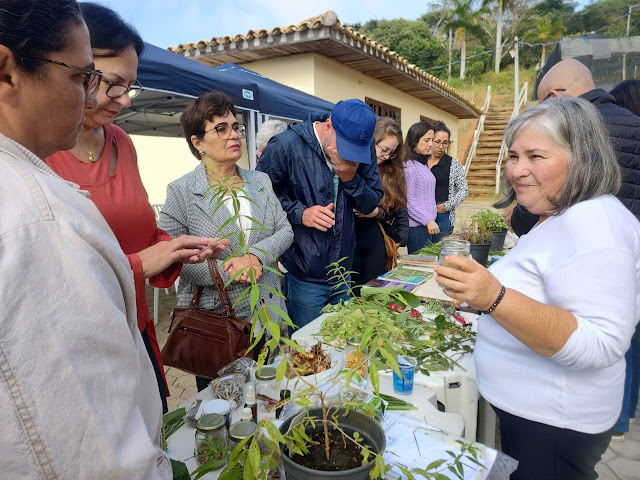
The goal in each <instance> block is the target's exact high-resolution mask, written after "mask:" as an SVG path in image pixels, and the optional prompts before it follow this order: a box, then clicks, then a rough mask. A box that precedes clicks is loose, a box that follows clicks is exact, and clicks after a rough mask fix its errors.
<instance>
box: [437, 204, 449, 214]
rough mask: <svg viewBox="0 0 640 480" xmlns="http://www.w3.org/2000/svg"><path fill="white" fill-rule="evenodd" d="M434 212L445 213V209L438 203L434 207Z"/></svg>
mask: <svg viewBox="0 0 640 480" xmlns="http://www.w3.org/2000/svg"><path fill="white" fill-rule="evenodd" d="M436 211H437V212H438V213H447V207H445V206H444V203H439V204H438V206H437V207H436Z"/></svg>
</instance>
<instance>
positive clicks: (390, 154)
mask: <svg viewBox="0 0 640 480" xmlns="http://www.w3.org/2000/svg"><path fill="white" fill-rule="evenodd" d="M376 147H378V148H379V149H380V156H383V155H387V158H388V159H389V160H393V159H394V158H396V157H397V156H398V154H397V153H396V151H395V150H389V149H388V148H387V147H381V146H380V144H378V143H376Z"/></svg>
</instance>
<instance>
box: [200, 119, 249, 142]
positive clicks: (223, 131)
mask: <svg viewBox="0 0 640 480" xmlns="http://www.w3.org/2000/svg"><path fill="white" fill-rule="evenodd" d="M211 131H215V132H216V133H217V134H218V138H219V139H220V140H229V139H230V138H231V132H232V131H233V132H236V133H237V134H238V135H239V136H240V138H245V136H246V134H247V129H246V127H245V126H244V125H240V124H239V123H236V124H234V125H231V126H229V125H228V124H226V123H221V124H220V125H216V126H215V127H213V128H210V129H209V130H205V132H204V133H208V132H211Z"/></svg>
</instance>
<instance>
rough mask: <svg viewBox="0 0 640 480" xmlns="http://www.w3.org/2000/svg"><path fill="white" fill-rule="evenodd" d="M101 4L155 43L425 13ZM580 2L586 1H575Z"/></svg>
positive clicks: (160, 2)
mask: <svg viewBox="0 0 640 480" xmlns="http://www.w3.org/2000/svg"><path fill="white" fill-rule="evenodd" d="M93 1H96V2H97V3H101V4H104V5H106V6H108V7H110V8H112V9H113V10H115V11H116V12H118V13H119V14H120V15H122V17H123V18H124V19H125V20H127V21H128V22H130V23H131V24H132V25H133V26H134V27H136V28H137V29H138V31H139V32H140V34H141V35H142V38H143V39H144V40H145V41H147V42H149V43H153V44H155V45H157V46H159V47H165V48H166V47H170V46H176V45H178V44H180V43H190V42H197V41H198V40H205V39H207V40H208V39H210V38H212V37H221V36H225V35H237V34H244V33H247V32H248V31H249V30H251V29H261V28H266V29H271V28H274V27H278V26H280V27H282V26H287V25H291V24H293V23H298V22H300V21H301V20H304V19H306V18H309V17H312V16H315V15H319V14H321V13H323V12H324V11H326V10H334V11H335V12H336V13H337V14H338V18H339V19H340V20H341V21H342V22H344V23H356V22H363V23H364V22H366V21H367V20H370V19H372V18H377V19H392V18H406V19H410V20H413V19H415V18H417V17H419V16H420V15H421V14H423V13H424V12H426V11H427V9H428V8H429V7H428V4H429V3H431V2H430V1H425V0H400V1H389V0H324V1H323V2H313V1H305V0H235V1H229V0H224V1H219V0H93ZM578 3H580V4H587V3H589V1H588V0H578Z"/></svg>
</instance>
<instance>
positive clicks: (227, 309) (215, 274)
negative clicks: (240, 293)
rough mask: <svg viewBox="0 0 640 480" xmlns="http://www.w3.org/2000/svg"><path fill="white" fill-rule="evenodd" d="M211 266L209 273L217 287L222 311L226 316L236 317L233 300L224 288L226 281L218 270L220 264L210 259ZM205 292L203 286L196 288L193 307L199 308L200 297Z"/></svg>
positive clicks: (192, 301)
mask: <svg viewBox="0 0 640 480" xmlns="http://www.w3.org/2000/svg"><path fill="white" fill-rule="evenodd" d="M207 263H208V264H209V273H210V274H211V280H213V285H214V286H215V287H216V290H217V291H218V297H219V298H220V305H222V311H223V313H224V315H228V316H232V315H233V316H234V315H235V312H234V310H233V303H231V298H229V292H227V289H226V288H225V286H224V281H223V280H222V277H221V276H220V270H218V263H217V262H216V261H215V260H214V259H212V258H209V259H208V260H207ZM203 291H204V287H203V286H202V285H198V286H197V287H196V291H195V292H194V293H193V298H192V299H191V307H192V308H198V306H199V305H200V297H201V296H202V292H203Z"/></svg>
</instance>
